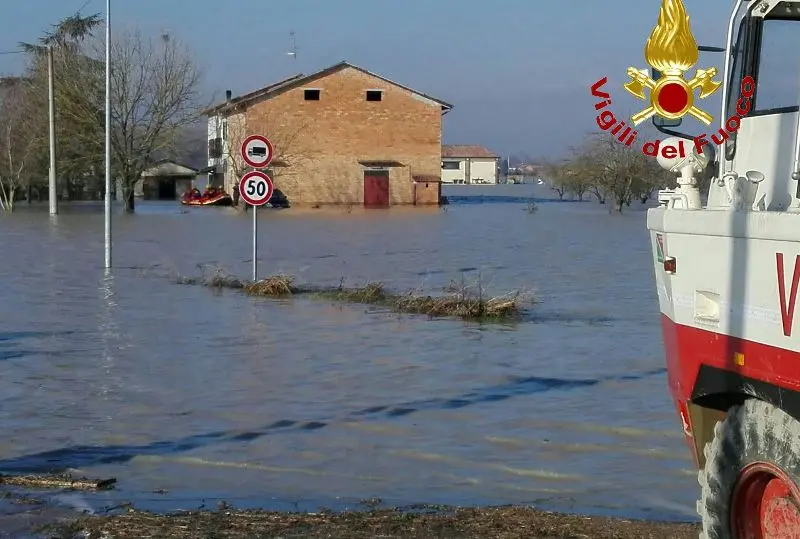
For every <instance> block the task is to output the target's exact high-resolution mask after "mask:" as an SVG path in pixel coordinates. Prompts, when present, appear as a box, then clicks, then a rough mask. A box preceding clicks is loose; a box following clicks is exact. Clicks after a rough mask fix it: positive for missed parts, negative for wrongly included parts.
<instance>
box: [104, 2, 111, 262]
mask: <svg viewBox="0 0 800 539" xmlns="http://www.w3.org/2000/svg"><path fill="white" fill-rule="evenodd" d="M105 169H106V201H105V213H106V215H105V229H106V260H105V262H106V271H108V270H110V269H111V0H106V166H105Z"/></svg>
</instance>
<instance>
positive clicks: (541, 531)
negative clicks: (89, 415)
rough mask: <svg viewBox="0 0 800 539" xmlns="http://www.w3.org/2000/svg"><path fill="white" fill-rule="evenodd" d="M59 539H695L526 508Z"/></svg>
mask: <svg viewBox="0 0 800 539" xmlns="http://www.w3.org/2000/svg"><path fill="white" fill-rule="evenodd" d="M40 530H42V531H45V530H46V534H45V535H44V537H50V538H59V539H74V538H77V537H81V538H93V539H94V538H97V539H99V538H101V537H102V538H104V539H111V538H117V539H127V538H137V539H138V538H143V537H153V538H165V539H166V538H170V539H184V538H186V539H188V538H192V539H199V538H204V539H205V538H208V539H211V538H214V539H223V538H224V539H233V538H236V539H253V538H261V537H265V538H266V537H270V538H278V537H280V538H284V539H289V538H300V537H304V538H323V537H324V538H353V539H356V538H365V539H366V538H370V539H372V538H376V537H380V538H420V539H422V538H426V539H427V538H453V539H454V538H465V539H466V538H470V539H472V538H475V539H478V538H480V539H485V538H502V539H511V538H526V539H534V538H536V539H567V538H569V539H578V538H592V539H595V538H596V539H690V538H691V539H697V536H698V534H699V531H700V528H699V526H698V525H696V524H671V523H657V522H645V521H629V520H621V519H611V518H598V517H583V516H576V515H564V514H556V513H549V512H544V511H538V510H536V509H533V508H528V507H498V508H478V509H455V510H452V511H439V512H436V513H427V514H426V513H420V512H415V513H414V512H411V513H410V512H401V511H396V510H374V511H368V512H358V513H356V512H354V513H313V514H309V513H296V514H295V513H272V512H259V511H235V510H227V509H225V508H223V509H220V510H219V511H214V512H210V511H207V512H190V513H179V514H173V515H168V516H165V515H155V514H151V513H146V512H139V511H135V510H130V511H128V512H127V513H125V514H121V515H117V516H108V517H95V516H91V517H82V518H78V519H75V520H70V521H66V522H63V523H61V524H58V525H55V526H48V527H46V528H44V529H42V528H40Z"/></svg>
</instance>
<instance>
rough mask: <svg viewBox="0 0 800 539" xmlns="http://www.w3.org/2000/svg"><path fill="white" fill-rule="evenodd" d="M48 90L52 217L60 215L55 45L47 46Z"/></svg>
mask: <svg viewBox="0 0 800 539" xmlns="http://www.w3.org/2000/svg"><path fill="white" fill-rule="evenodd" d="M47 90H48V94H49V95H48V101H49V105H50V185H49V187H50V190H49V197H48V198H49V199H50V215H56V214H57V213H58V193H57V189H56V113H55V96H54V95H53V93H54V92H53V45H48V46H47Z"/></svg>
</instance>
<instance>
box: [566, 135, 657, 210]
mask: <svg viewBox="0 0 800 539" xmlns="http://www.w3.org/2000/svg"><path fill="white" fill-rule="evenodd" d="M569 167H570V168H571V170H573V171H574V177H576V178H577V177H580V178H582V181H586V182H587V184H586V185H587V186H588V191H589V192H591V193H593V194H594V195H595V197H596V198H597V200H598V202H600V203H601V204H604V203H605V201H606V198H607V197H611V199H612V200H613V201H614V204H613V206H612V207H611V208H609V211H613V210H616V211H618V212H621V211H622V208H623V207H624V206H626V205H627V206H629V205H630V204H631V202H632V200H633V199H634V198H639V199H640V200H642V201H643V202H646V201H647V200H648V199H649V197H650V196H652V193H653V191H654V190H655V189H657V188H658V187H660V186H661V185H663V184H664V183H666V181H667V180H666V176H665V174H664V173H663V171H661V170H660V169H659V167H658V165H657V163H656V162H655V160H654V159H653V158H651V157H649V156H646V155H644V154H643V153H642V152H641V151H640V150H639V149H638V148H636V147H631V146H625V145H624V144H620V143H619V142H618V141H617V140H615V139H614V138H612V137H608V136H607V134H605V133H592V134H590V135H588V136H587V138H586V140H585V141H584V144H583V145H582V146H581V147H579V148H577V149H576V150H575V151H574V156H573V157H572V159H571V160H570V165H569Z"/></svg>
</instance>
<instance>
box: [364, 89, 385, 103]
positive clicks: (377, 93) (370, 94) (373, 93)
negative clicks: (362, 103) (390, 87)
mask: <svg viewBox="0 0 800 539" xmlns="http://www.w3.org/2000/svg"><path fill="white" fill-rule="evenodd" d="M382 100H383V90H367V101H382Z"/></svg>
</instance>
